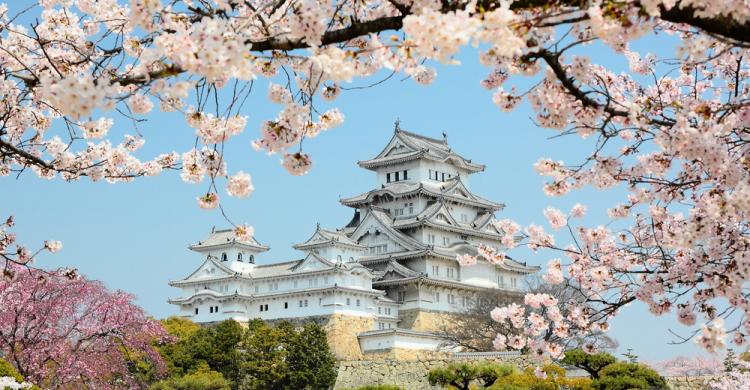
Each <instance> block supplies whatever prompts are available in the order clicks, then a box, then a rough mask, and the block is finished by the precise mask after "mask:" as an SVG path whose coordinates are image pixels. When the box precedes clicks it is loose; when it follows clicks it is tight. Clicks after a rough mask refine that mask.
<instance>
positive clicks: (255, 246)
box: [188, 229, 268, 252]
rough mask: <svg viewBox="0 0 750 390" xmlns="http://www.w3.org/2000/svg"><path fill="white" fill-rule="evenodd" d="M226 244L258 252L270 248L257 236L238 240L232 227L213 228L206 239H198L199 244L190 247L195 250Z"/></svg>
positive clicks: (219, 246)
mask: <svg viewBox="0 0 750 390" xmlns="http://www.w3.org/2000/svg"><path fill="white" fill-rule="evenodd" d="M224 246H240V247H243V248H245V249H249V250H253V251H256V252H265V251H267V250H268V247H267V246H265V245H263V244H261V243H259V242H258V241H257V240H256V239H255V237H250V239H249V240H245V241H240V240H237V238H236V237H235V235H234V230H232V229H221V230H213V231H212V232H211V234H209V235H208V237H207V238H206V239H204V240H202V241H198V243H197V244H193V245H190V246H189V247H188V248H190V249H191V250H194V251H201V250H204V249H213V248H221V247H224Z"/></svg>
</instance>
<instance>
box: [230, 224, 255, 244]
mask: <svg viewBox="0 0 750 390" xmlns="http://www.w3.org/2000/svg"><path fill="white" fill-rule="evenodd" d="M254 234H255V229H254V228H253V227H252V226H249V225H247V224H244V225H237V226H235V227H234V238H236V239H237V240H238V241H252V239H253V235H254Z"/></svg>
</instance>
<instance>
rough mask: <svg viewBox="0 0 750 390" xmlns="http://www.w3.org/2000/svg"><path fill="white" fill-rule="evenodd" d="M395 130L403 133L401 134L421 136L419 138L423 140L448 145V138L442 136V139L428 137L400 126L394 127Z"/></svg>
mask: <svg viewBox="0 0 750 390" xmlns="http://www.w3.org/2000/svg"><path fill="white" fill-rule="evenodd" d="M396 132H397V133H403V134H406V135H408V136H411V137H414V138H421V139H423V140H425V141H431V142H435V143H439V144H443V145H446V146H447V145H448V140H446V139H445V138H443V139H437V138H432V137H428V136H426V135H422V134H418V133H414V132H411V131H407V130H404V129H402V128H400V127H397V128H396Z"/></svg>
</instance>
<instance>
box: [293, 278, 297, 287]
mask: <svg viewBox="0 0 750 390" xmlns="http://www.w3.org/2000/svg"><path fill="white" fill-rule="evenodd" d="M294 288H297V281H296V280H295V281H294Z"/></svg>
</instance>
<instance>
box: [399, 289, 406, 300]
mask: <svg viewBox="0 0 750 390" xmlns="http://www.w3.org/2000/svg"><path fill="white" fill-rule="evenodd" d="M405 300H406V291H399V292H398V301H399V302H403V301H405Z"/></svg>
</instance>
